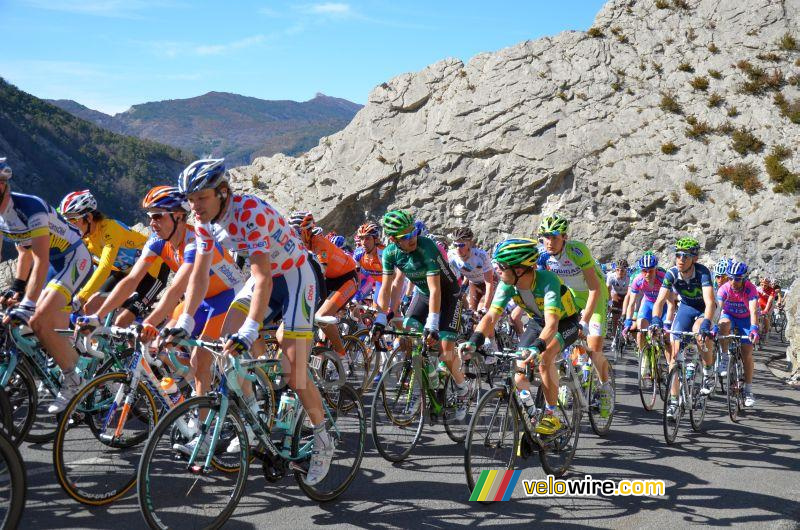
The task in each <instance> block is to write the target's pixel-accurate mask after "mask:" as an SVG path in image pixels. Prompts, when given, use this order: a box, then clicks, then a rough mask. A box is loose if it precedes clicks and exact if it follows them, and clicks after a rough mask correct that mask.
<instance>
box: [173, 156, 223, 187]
mask: <svg viewBox="0 0 800 530" xmlns="http://www.w3.org/2000/svg"><path fill="white" fill-rule="evenodd" d="M227 181H228V179H227V177H226V176H225V159H224V158H209V159H203V160H195V161H194V162H192V163H191V164H189V165H188V166H186V169H184V170H183V171H182V172H181V174H180V175H179V176H178V189H179V190H180V191H181V193H183V194H184V195H189V194H190V193H194V192H196V191H200V190H207V189H214V188H216V187H217V186H219V185H220V184H222V183H223V182H227Z"/></svg>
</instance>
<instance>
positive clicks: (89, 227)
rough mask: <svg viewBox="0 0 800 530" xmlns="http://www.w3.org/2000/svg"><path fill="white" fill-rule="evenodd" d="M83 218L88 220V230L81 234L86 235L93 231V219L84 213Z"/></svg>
mask: <svg viewBox="0 0 800 530" xmlns="http://www.w3.org/2000/svg"><path fill="white" fill-rule="evenodd" d="M83 220H84V221H86V232H84V233H82V234H81V237H86V236H88V235H89V234H91V233H92V221H90V220H89V214H88V213H85V214H83Z"/></svg>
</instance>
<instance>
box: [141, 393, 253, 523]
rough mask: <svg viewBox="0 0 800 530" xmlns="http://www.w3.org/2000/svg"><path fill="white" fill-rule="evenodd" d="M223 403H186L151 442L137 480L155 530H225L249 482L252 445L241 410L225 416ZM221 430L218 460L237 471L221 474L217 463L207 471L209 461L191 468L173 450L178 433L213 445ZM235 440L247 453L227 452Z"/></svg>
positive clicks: (212, 398) (202, 399) (216, 399)
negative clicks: (235, 438)
mask: <svg viewBox="0 0 800 530" xmlns="http://www.w3.org/2000/svg"><path fill="white" fill-rule="evenodd" d="M220 402H221V398H220V396H218V395H216V394H211V395H207V396H199V397H194V398H191V399H189V400H186V401H184V402H183V403H181V404H180V405H178V406H177V407H175V408H174V409H172V410H171V411H170V412H169V413H168V414H166V415H165V416H164V417H163V418H162V419H161V421H160V422H159V423H158V425H156V428H155V430H154V431H153V434H152V436H151V437H150V439H149V440H148V441H147V443H146V444H145V446H144V451H143V452H142V459H141V462H140V463H139V469H138V472H137V475H136V479H137V492H138V495H139V508H140V509H141V511H142V515H143V516H144V519H145V521H146V522H147V524H148V525H149V526H150V527H151V528H164V529H166V528H220V527H221V526H222V525H223V524H224V523H225V521H227V520H228V518H229V517H230V516H231V514H232V513H233V511H234V510H235V509H236V505H237V504H238V503H239V499H240V498H241V496H242V493H243V491H244V486H245V481H246V479H247V470H248V460H249V456H250V454H249V453H250V447H249V445H248V441H247V435H246V434H245V427H244V423H243V422H242V419H241V418H240V417H239V414H238V411H237V410H236V406H235V405H234V404H233V403H230V407H229V408H228V411H227V413H226V415H225V417H224V418H220V417H219V410H220ZM212 414H213V417H212V416H211V415H212ZM199 418H205V419H204V420H200V419H199ZM220 422H222V423H221V424H220ZM216 428H219V429H220V430H221V434H220V438H219V440H218V441H217V444H216V447H215V448H214V454H215V457H214V459H215V460H219V459H225V460H226V462H225V467H226V468H227V469H234V470H235V471H234V472H223V471H219V470H218V469H217V466H216V465H215V466H213V467H210V468H209V469H208V470H207V471H205V470H203V469H202V467H203V465H204V463H205V458H204V457H201V458H198V459H197V460H195V462H194V464H193V465H192V466H191V467H190V466H188V465H187V464H188V458H187V457H186V456H185V455H184V454H182V453H180V452H179V451H178V450H176V449H175V448H174V447H173V445H174V443H175V442H174V440H175V439H176V436H175V432H176V431H179V432H181V433H183V434H182V437H183V438H184V439H186V438H188V437H189V436H192V434H191V433H192V432H198V433H203V434H204V435H205V439H206V440H208V441H209V442H210V441H211V438H212V433H213V432H214V430H215V429H216ZM187 429H189V433H187V432H186V430H187ZM233 436H238V437H239V443H240V447H242V450H241V451H240V452H239V453H236V454H226V453H225V448H226V447H227V445H228V442H229V441H230V440H231V439H232V438H233ZM201 454H203V451H202V450H201Z"/></svg>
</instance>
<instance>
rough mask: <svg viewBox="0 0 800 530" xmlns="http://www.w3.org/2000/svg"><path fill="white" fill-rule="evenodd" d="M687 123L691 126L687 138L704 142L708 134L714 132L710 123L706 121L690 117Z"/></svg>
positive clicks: (687, 129) (687, 131) (688, 128)
mask: <svg viewBox="0 0 800 530" xmlns="http://www.w3.org/2000/svg"><path fill="white" fill-rule="evenodd" d="M686 122H687V123H688V124H689V125H690V127H687V128H686V136H687V138H692V139H694V140H702V139H704V138H705V136H706V135H707V134H709V133H711V132H712V129H711V126H710V125H709V124H708V123H706V122H704V121H698V120H697V118H695V117H694V116H689V118H687V119H686Z"/></svg>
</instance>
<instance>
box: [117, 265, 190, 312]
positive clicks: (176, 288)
mask: <svg viewBox="0 0 800 530" xmlns="http://www.w3.org/2000/svg"><path fill="white" fill-rule="evenodd" d="M193 268H194V263H184V264H183V265H181V266H180V268H179V269H178V272H176V273H175V277H174V278H173V279H172V283H171V284H170V286H169V287H168V288H167V290H166V291H164V294H163V295H162V296H161V299H160V300H159V301H158V304H156V306H155V307H154V308H153V310H152V311H151V312H150V315H148V317H147V318H145V319H144V323H145V324H150V325H152V326H158V325H159V324H161V322H163V321H164V320H165V319H166V318H167V317H168V316H169V314H170V313H171V312H172V310H173V309H175V307H176V306H177V305H178V302H179V300H180V299H181V295H182V294H183V293H184V292H186V286H187V285H188V284H189V278H190V276H191V274H192V269H193ZM126 279H127V278H126ZM192 314H193V313H192Z"/></svg>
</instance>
